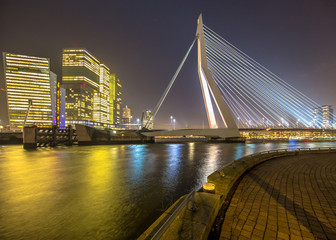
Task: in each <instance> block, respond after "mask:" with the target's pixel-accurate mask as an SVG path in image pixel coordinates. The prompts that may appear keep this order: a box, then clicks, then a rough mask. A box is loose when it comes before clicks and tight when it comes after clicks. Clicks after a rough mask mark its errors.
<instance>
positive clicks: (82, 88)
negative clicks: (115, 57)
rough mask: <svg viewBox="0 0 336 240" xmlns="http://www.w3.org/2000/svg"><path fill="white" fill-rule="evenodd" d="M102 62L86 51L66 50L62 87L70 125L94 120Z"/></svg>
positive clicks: (67, 119) (64, 51)
mask: <svg viewBox="0 0 336 240" xmlns="http://www.w3.org/2000/svg"><path fill="white" fill-rule="evenodd" d="M99 70H100V62H99V61H98V60H97V59H96V58H95V57H93V56H92V55H91V54H90V53H89V52H87V51H86V50H84V49H64V50H63V61H62V74H63V76H62V87H63V88H65V91H66V93H65V98H66V103H65V115H66V122H67V123H69V124H72V123H76V122H80V121H84V120H89V121H93V120H94V115H93V110H94V93H95V92H98V91H99Z"/></svg>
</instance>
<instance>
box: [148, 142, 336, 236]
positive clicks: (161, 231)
mask: <svg viewBox="0 0 336 240" xmlns="http://www.w3.org/2000/svg"><path fill="white" fill-rule="evenodd" d="M314 150H315V151H316V150H317V151H321V150H322V151H323V150H334V151H336V148H334V147H322V148H321V147H320V148H297V149H295V150H289V149H276V150H268V151H262V152H258V153H253V154H250V155H247V156H244V157H242V158H239V159H237V160H234V161H233V162H235V161H239V160H244V159H249V158H252V157H259V156H262V155H266V154H272V153H275V154H279V155H280V154H282V153H292V152H293V153H294V152H307V151H314ZM233 162H230V163H227V164H225V165H224V166H223V167H222V168H221V169H220V170H217V171H216V172H219V173H220V171H221V170H223V169H224V168H225V167H227V166H229V165H230V164H232V163H233ZM192 194H194V191H193V192H190V193H189V194H188V195H187V196H186V197H185V198H184V199H183V201H182V202H180V203H179V205H178V206H177V207H176V208H175V210H174V211H173V212H172V214H171V215H170V216H169V217H168V218H167V219H166V220H165V221H164V222H163V224H162V225H161V227H160V228H159V229H158V230H156V231H155V233H154V235H153V236H152V237H151V238H150V239H151V240H157V239H160V238H161V237H162V235H163V234H164V233H165V232H166V230H167V229H168V227H169V226H170V224H171V223H172V222H173V221H174V219H175V218H176V217H177V215H178V214H179V213H180V212H181V210H182V209H183V207H184V206H185V205H186V204H187V203H188V200H189V199H190V197H191V196H192Z"/></svg>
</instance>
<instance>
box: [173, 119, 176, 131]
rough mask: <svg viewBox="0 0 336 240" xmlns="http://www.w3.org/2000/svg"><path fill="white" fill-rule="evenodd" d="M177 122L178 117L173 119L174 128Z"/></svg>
mask: <svg viewBox="0 0 336 240" xmlns="http://www.w3.org/2000/svg"><path fill="white" fill-rule="evenodd" d="M175 124H176V119H175V118H174V119H173V125H174V129H175Z"/></svg>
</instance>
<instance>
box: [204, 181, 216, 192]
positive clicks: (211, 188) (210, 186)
mask: <svg viewBox="0 0 336 240" xmlns="http://www.w3.org/2000/svg"><path fill="white" fill-rule="evenodd" d="M203 192H207V193H215V184H213V183H204V184H203Z"/></svg>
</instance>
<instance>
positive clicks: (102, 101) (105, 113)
mask: <svg viewBox="0 0 336 240" xmlns="http://www.w3.org/2000/svg"><path fill="white" fill-rule="evenodd" d="M93 102H94V105H93V106H94V107H93V119H94V121H97V122H101V123H110V114H109V113H110V106H109V104H110V69H109V68H108V67H106V66H105V65H104V64H100V67H99V91H95V92H94V100H93Z"/></svg>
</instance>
